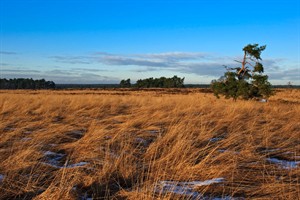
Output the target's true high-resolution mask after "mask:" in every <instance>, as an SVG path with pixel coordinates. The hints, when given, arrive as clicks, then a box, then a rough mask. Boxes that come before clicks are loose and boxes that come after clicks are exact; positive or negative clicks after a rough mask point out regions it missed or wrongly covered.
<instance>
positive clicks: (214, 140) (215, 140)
mask: <svg viewBox="0 0 300 200" xmlns="http://www.w3.org/2000/svg"><path fill="white" fill-rule="evenodd" d="M223 139H224V138H217V137H216V138H210V139H209V141H210V142H218V141H220V140H223Z"/></svg>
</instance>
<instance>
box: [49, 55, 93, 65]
mask: <svg viewBox="0 0 300 200" xmlns="http://www.w3.org/2000/svg"><path fill="white" fill-rule="evenodd" d="M49 58H51V59H53V60H54V61H55V62H58V63H69V64H91V63H92V61H93V60H92V59H91V58H90V57H87V56H50V57H49Z"/></svg>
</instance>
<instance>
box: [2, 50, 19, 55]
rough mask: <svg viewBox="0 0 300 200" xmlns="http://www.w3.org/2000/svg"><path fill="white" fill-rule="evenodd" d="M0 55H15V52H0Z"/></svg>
mask: <svg viewBox="0 0 300 200" xmlns="http://www.w3.org/2000/svg"><path fill="white" fill-rule="evenodd" d="M0 54H3V55H16V54H17V52H13V51H0Z"/></svg>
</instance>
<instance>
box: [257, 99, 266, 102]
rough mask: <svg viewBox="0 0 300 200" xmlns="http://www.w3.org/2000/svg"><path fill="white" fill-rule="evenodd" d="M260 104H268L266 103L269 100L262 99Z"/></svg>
mask: <svg viewBox="0 0 300 200" xmlns="http://www.w3.org/2000/svg"><path fill="white" fill-rule="evenodd" d="M259 102H262V103H266V102H268V100H267V99H261V100H259Z"/></svg>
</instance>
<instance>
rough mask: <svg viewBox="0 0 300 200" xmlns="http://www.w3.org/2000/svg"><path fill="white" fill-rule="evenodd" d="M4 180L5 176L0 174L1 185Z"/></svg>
mask: <svg viewBox="0 0 300 200" xmlns="http://www.w3.org/2000/svg"><path fill="white" fill-rule="evenodd" d="M3 180H4V175H2V174H0V183H1V182H2V181H3Z"/></svg>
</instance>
